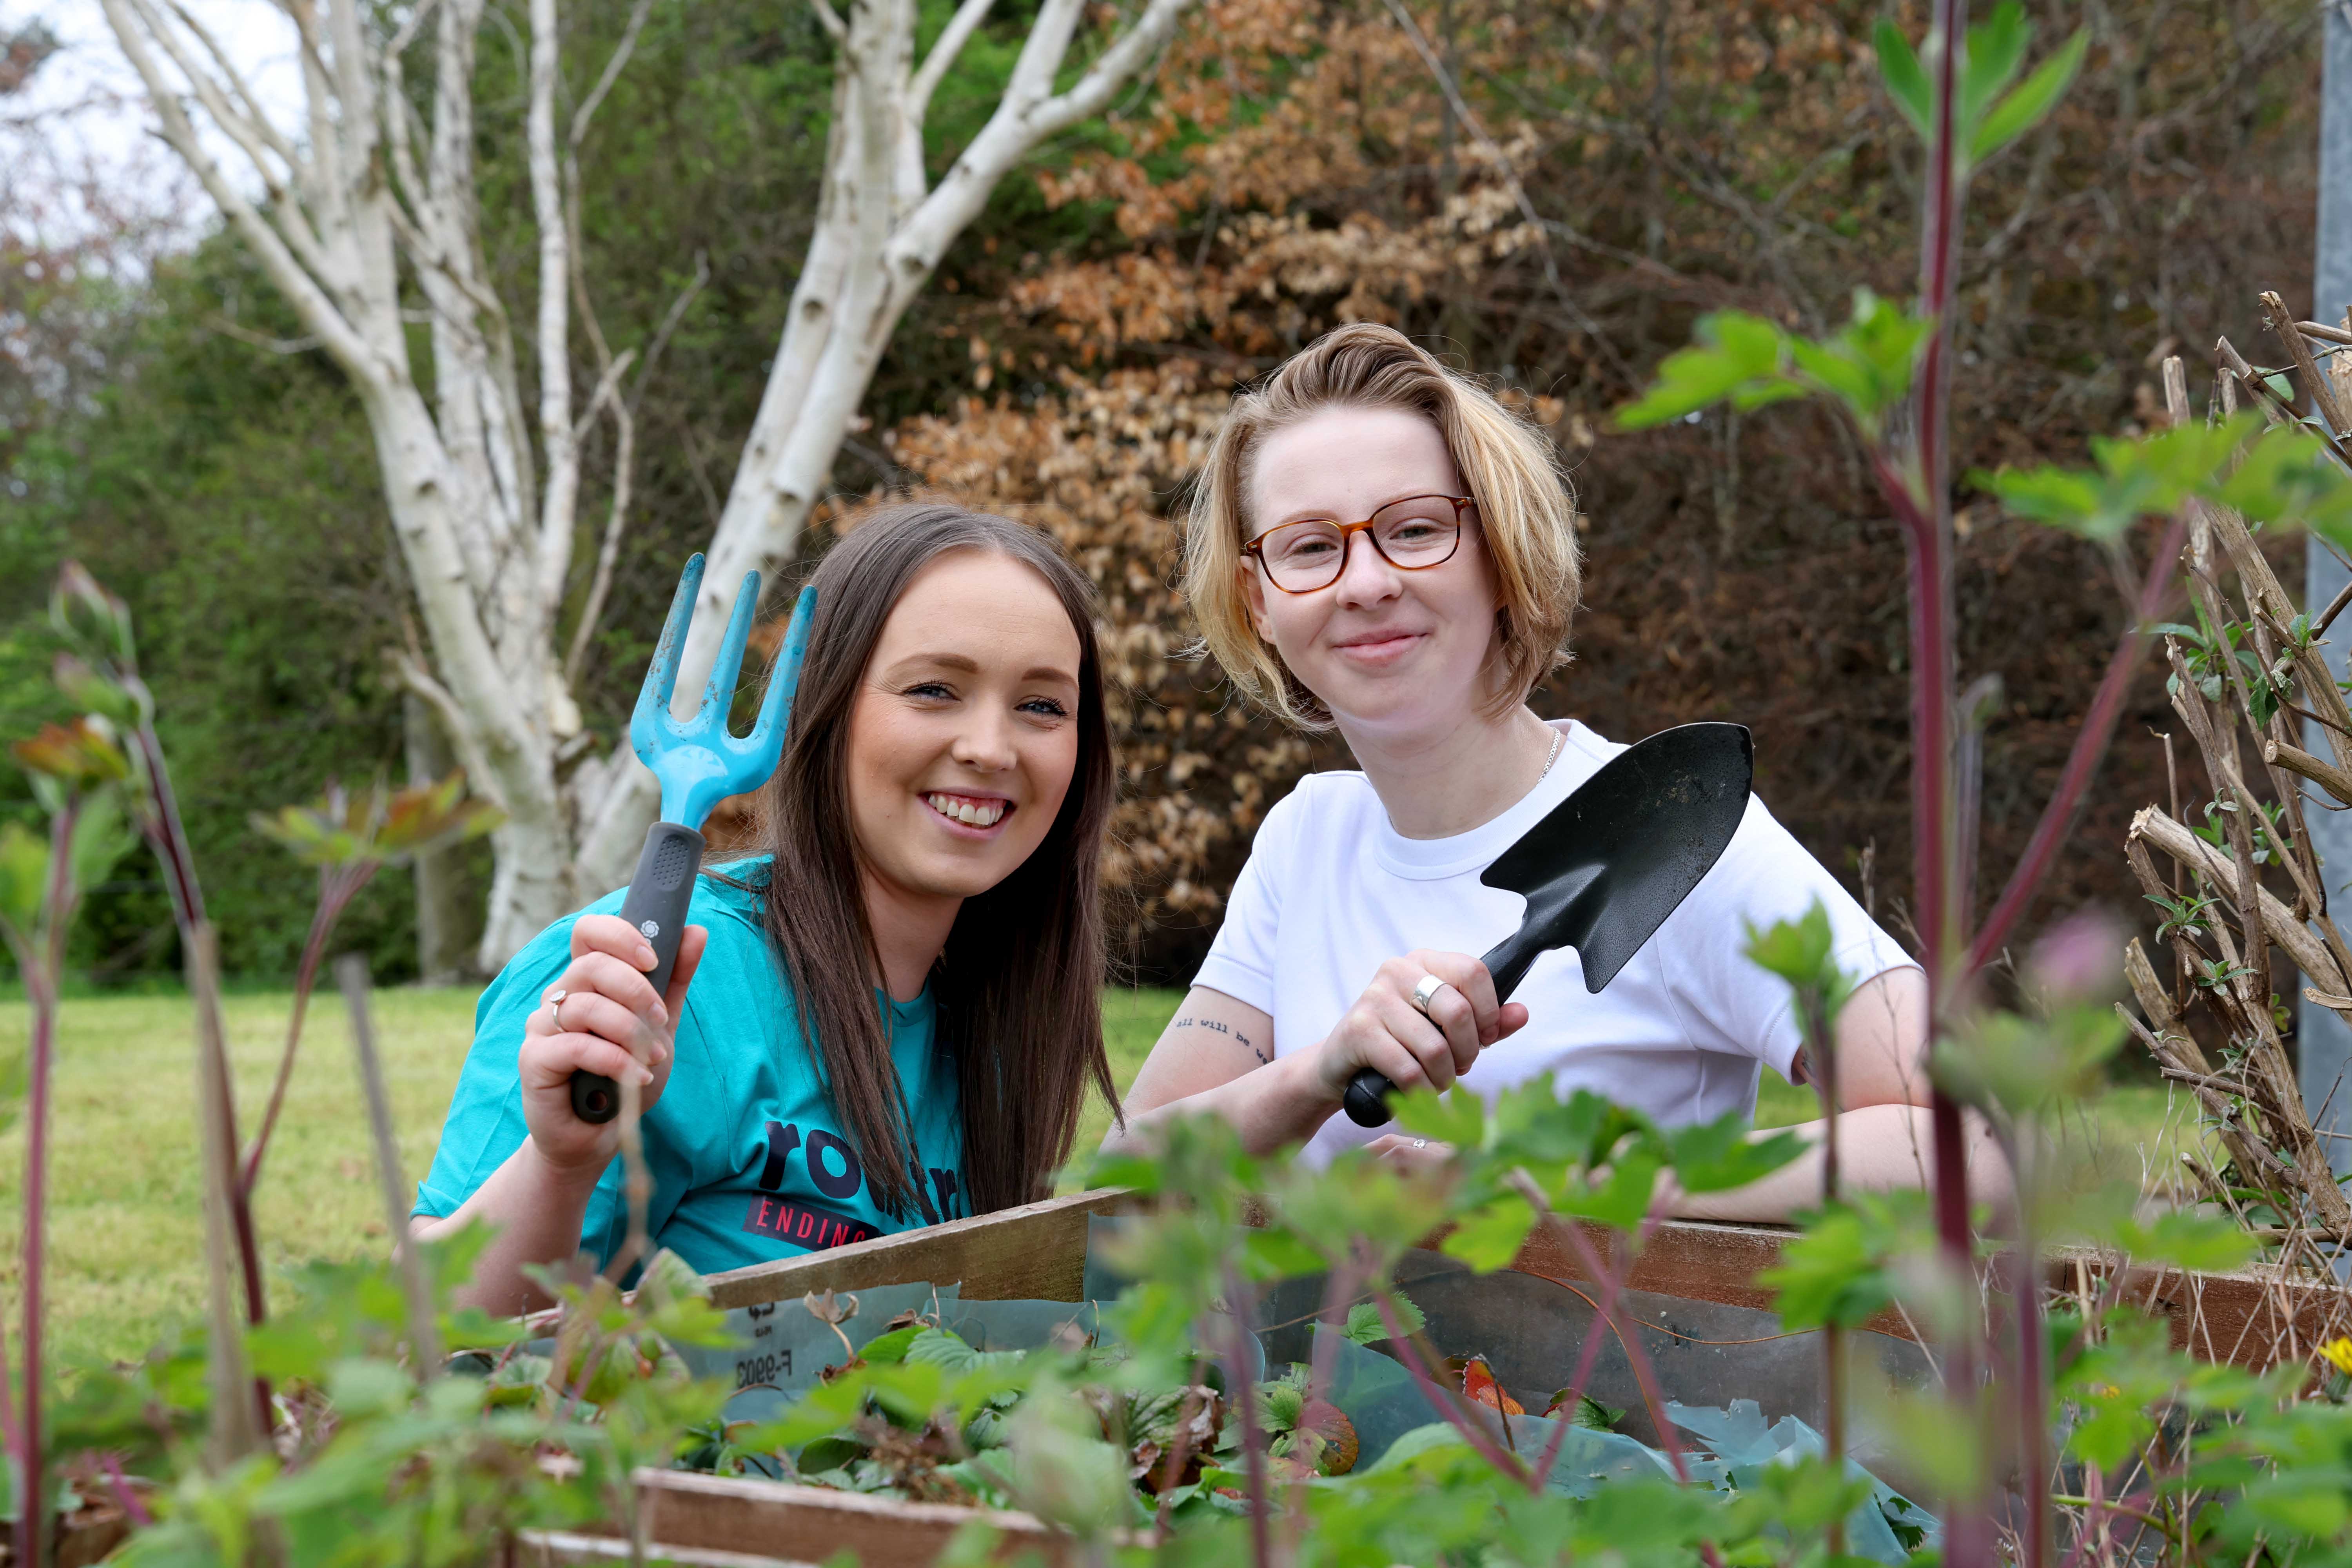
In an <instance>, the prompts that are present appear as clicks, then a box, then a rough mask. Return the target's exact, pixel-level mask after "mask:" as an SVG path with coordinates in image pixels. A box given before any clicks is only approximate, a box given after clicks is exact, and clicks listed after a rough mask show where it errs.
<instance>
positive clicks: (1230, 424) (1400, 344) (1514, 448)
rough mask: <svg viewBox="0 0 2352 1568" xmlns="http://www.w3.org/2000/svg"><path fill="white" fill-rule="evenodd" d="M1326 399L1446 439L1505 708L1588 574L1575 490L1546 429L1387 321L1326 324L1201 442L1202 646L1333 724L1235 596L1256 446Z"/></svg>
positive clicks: (1297, 718) (1265, 693)
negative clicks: (1464, 506) (1390, 414)
mask: <svg viewBox="0 0 2352 1568" xmlns="http://www.w3.org/2000/svg"><path fill="white" fill-rule="evenodd" d="M1326 408H1398V409H1402V410H1404V411H1406V412H1408V413H1412V414H1418V415H1421V416H1423V417H1424V418H1426V419H1427V420H1429V421H1430V423H1432V424H1433V425H1435V426H1437V428H1438V432H1439V434H1441V435H1442V436H1444V438H1445V447H1446V450H1447V451H1448V452H1449V453H1451V454H1452V455H1453V458H1454V468H1455V470H1456V471H1457V472H1459V473H1460V474H1461V476H1462V482H1463V483H1464V484H1465V486H1467V487H1468V489H1469V493H1470V499H1471V500H1473V501H1475V502H1476V503H1477V509H1478V528H1479V534H1480V537H1481V538H1483V539H1484V540H1485V542H1486V553H1487V556H1488V558H1489V559H1490V560H1492V561H1493V562H1494V563H1495V575H1496V579H1497V581H1498V582H1499V584H1500V586H1501V589H1502V603H1501V604H1500V605H1497V606H1496V611H1495V640H1496V666H1498V667H1499V668H1496V669H1495V675H1496V680H1495V683H1494V685H1495V689H1494V691H1493V693H1492V695H1491V697H1490V698H1489V700H1488V702H1487V704H1486V712H1487V713H1488V716H1489V717H1500V716H1501V715H1502V714H1504V713H1507V712H1508V711H1509V710H1511V709H1512V708H1514V707H1516V706H1517V705H1518V704H1519V703H1521V702H1524V701H1525V700H1527V696H1528V692H1530V691H1532V690H1534V689H1535V684H1536V682H1537V681H1538V680H1540V679H1543V678H1544V676H1545V675H1547V674H1548V673H1549V672H1550V671H1551V670H1553V669H1555V668H1558V667H1559V665H1561V664H1562V663H1564V662H1566V659H1567V643H1568V627H1569V621H1570V617H1571V616H1573V615H1574V614H1575V612H1576V605H1577V595H1578V591H1579V589H1580V586H1581V585H1582V582H1583V569H1582V567H1581V565H1580V563H1579V561H1578V558H1577V548H1576V502H1575V499H1574V497H1573V496H1572V495H1571V494H1570V490H1569V485H1568V479H1567V476H1566V475H1564V474H1563V473H1561V471H1560V469H1559V462H1558V460H1557V457H1556V455H1555V448H1554V447H1553V446H1552V443H1551V442H1550V441H1549V439H1548V438H1547V437H1544V436H1543V435H1541V434H1540V433H1539V432H1538V431H1537V430H1536V429H1535V428H1534V427H1533V426H1530V425H1529V424H1528V423H1527V421H1525V420H1523V419H1521V418H1520V417H1519V416H1517V415H1515V414H1513V413H1512V412H1511V411H1510V410H1509V409H1508V408H1507V407H1505V406H1504V405H1503V404H1502V403H1501V402H1500V401H1499V400H1498V399H1497V398H1496V396H1495V395H1494V394H1493V393H1491V392H1489V391H1487V390H1486V387H1485V386H1483V385H1481V384H1479V383H1477V382H1476V381H1474V380H1472V379H1471V378H1470V377H1468V376H1466V375H1464V374H1460V373H1459V372H1457V371H1453V370H1449V369H1447V368H1446V367H1445V366H1444V365H1443V364H1441V363H1438V362H1437V360H1436V359H1435V358H1434V357H1433V356H1432V355H1431V354H1430V353H1428V352H1427V351H1425V350H1423V349H1421V348H1419V347H1416V346H1415V345H1414V344H1413V342H1412V341H1411V340H1410V339H1408V338H1407V337H1405V335H1404V334H1403V333H1402V332H1400V331H1396V330H1395V329H1394V328H1391V327H1383V326H1378V325H1375V324H1373V323H1371V322H1369V321H1359V322H1356V323H1354V324H1352V325H1349V326H1345V327H1340V328H1339V329H1337V330H1336V331H1329V332H1326V333H1325V334H1324V335H1323V336H1322V337H1320V338H1318V339H1317V340H1316V341H1315V342H1313V343H1311V344H1309V345H1308V346H1307V347H1306V348H1304V349H1302V350H1300V351H1299V352H1298V353H1296V354H1293V355H1292V356H1291V357H1290V358H1289V359H1288V360H1286V362H1284V363H1283V365H1282V366H1281V368H1280V369H1278V370H1276V372H1275V373H1274V374H1272V375H1270V376H1268V377H1267V378H1266V379H1265V381H1264V382H1262V383H1260V384H1258V385H1257V386H1256V387H1255V388H1253V389H1252V390H1250V391H1248V392H1245V393H1244V394H1242V395H1240V396H1239V397H1237V398H1235V399H1234V405H1233V408H1232V410H1231V412H1229V413H1228V414H1227V415H1226V416H1225V422H1224V424H1223V426H1221V427H1220V428H1219V429H1218V431H1217V434H1216V437H1215V439H1214V440H1213V441H1212V442H1211V443H1210V446H1209V456H1208V460H1207V462H1206V463H1205V464H1204V465H1203V467H1202V474H1201V482H1200V489H1199V490H1198V491H1197V493H1196V494H1195V497H1194V500H1193V503H1192V511H1191V514H1190V516H1189V517H1188V519H1187V520H1186V522H1185V526H1184V536H1185V537H1184V594H1185V596H1186V597H1187V598H1188V599H1189V600H1190V601H1191V602H1192V614H1193V616H1194V617H1195V618H1196V619H1197V621H1198V622H1199V624H1200V627H1201V641H1202V645H1203V646H1204V647H1206V648H1207V649H1208V651H1209V652H1210V653H1212V654H1213V655H1215V656H1216V659H1217V662H1218V663H1220V664H1222V665H1223V666H1224V668H1225V673H1226V674H1227V675H1229V676H1231V677H1232V678H1233V679H1234V684H1235V685H1237V686H1239V687H1240V688H1241V689H1242V690H1243V691H1244V693H1245V694H1246V695H1248V696H1249V697H1250V698H1252V699H1253V700H1255V701H1257V702H1259V703H1262V704H1263V705H1265V707H1267V708H1269V709H1271V710H1274V711H1275V712H1276V713H1279V714H1280V715H1281V716H1282V717H1283V718H1284V719H1285V720H1286V721H1288V722H1290V723H1291V724H1292V725H1294V726H1295V727H1297V728H1298V729H1302V730H1328V729H1329V728H1330V727H1331V714H1330V711H1329V710H1328V709H1326V708H1325V707H1324V706H1323V704H1322V703H1321V701H1319V700H1318V699H1317V698H1316V696H1315V694H1314V693H1313V692H1311V691H1309V690H1307V688H1306V687H1305V686H1303V685H1301V684H1300V683H1299V681H1298V679H1297V677H1296V676H1294V675H1292V674H1291V673H1290V671H1289V669H1288V668H1286V667H1285V666H1284V664H1283V662H1282V659H1281V657H1280V656H1279V655H1278V654H1276V652H1275V650H1274V647H1273V646H1272V645H1271V644H1269V643H1267V642H1266V641H1265V639H1264V638H1263V637H1259V636H1258V633H1257V628H1256V627H1255V626H1253V625H1252V624H1251V622H1250V613H1249V600H1248V598H1247V597H1246V596H1245V595H1244V594H1243V592H1242V574H1243V573H1244V572H1246V571H1249V570H1251V568H1250V566H1249V563H1248V558H1247V557H1246V556H1244V554H1243V553H1242V545H1243V543H1244V542H1245V541H1246V540H1247V539H1248V538H1249V537H1250V518H1249V505H1248V496H1249V486H1250V480H1251V478H1252V476H1253V474H1254V472H1255V466H1256V458H1257V449H1258V446H1259V443H1260V442H1262V441H1263V440H1264V439H1265V437H1267V436H1269V435H1271V434H1272V433H1274V432H1275V431H1277V430H1281V429H1284V428H1286V427H1287V426H1292V425H1296V424H1297V423H1298V422H1299V421H1301V420H1303V419H1305V418H1307V416H1310V415H1313V414H1317V413H1319V412H1321V411H1322V410H1324V409H1326ZM1339 521H1353V520H1352V519H1346V518H1343V519H1340V520H1339ZM1267 592H1269V593H1275V592H1279V590H1278V589H1275V588H1273V587H1271V586H1269V587H1268V589H1267Z"/></svg>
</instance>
